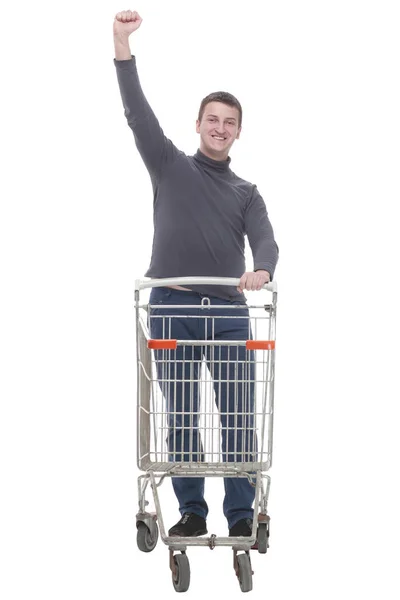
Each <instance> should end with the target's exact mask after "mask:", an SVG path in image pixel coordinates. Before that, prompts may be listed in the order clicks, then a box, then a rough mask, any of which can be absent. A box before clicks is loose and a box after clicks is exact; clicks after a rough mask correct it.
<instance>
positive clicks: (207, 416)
mask: <svg viewBox="0 0 400 600" xmlns="http://www.w3.org/2000/svg"><path fill="white" fill-rule="evenodd" d="M239 281H240V280H239V279H236V278H225V277H224V278H218V277H179V278H168V279H152V280H139V279H138V280H136V282H135V313H136V357H137V465H138V468H139V469H140V470H141V471H144V474H143V475H141V476H139V477H138V495H139V511H138V513H137V515H136V524H137V544H138V547H139V549H140V550H141V551H143V552H150V551H151V550H153V549H154V548H155V546H156V544H157V540H158V536H159V531H160V535H161V539H162V541H163V542H164V543H165V544H166V545H167V546H168V548H169V553H170V568H171V571H172V581H173V585H174V588H175V590H176V591H186V590H187V589H188V587H189V583H190V567H189V561H188V557H187V554H186V550H187V547H188V546H208V547H209V548H211V549H214V548H215V547H216V546H230V547H232V549H233V563H234V569H235V572H236V575H237V577H238V580H239V584H240V587H241V589H242V591H244V592H245V591H249V590H251V589H252V574H253V572H252V568H251V561H250V552H249V551H250V549H258V552H259V553H261V554H265V553H266V552H267V548H268V547H269V531H270V527H269V521H270V517H269V515H268V514H267V503H268V495H269V489H270V477H269V476H268V475H267V474H266V472H267V471H268V470H269V469H270V467H271V465H272V441H273V412H274V378H275V322H276V309H277V284H276V282H275V281H273V282H271V283H268V284H266V285H264V287H263V289H262V290H261V291H259V292H251V295H252V300H253V298H256V299H258V298H259V299H260V302H259V303H256V302H254V303H248V304H247V305H244V304H242V303H240V302H233V303H232V302H226V304H224V303H223V304H222V305H221V301H219V302H218V303H214V304H213V300H212V297H211V296H212V295H211V294H210V298H208V297H206V296H205V295H204V294H201V298H202V300H201V303H200V304H199V303H197V304H192V305H191V304H188V303H185V304H181V305H179V304H174V305H173V304H170V303H168V302H166V303H159V304H154V305H152V304H150V303H149V301H147V302H143V301H142V302H141V298H140V296H141V292H142V291H144V290H148V289H151V288H155V287H164V288H165V287H171V286H182V287H188V286H189V287H190V286H208V287H211V286H213V285H215V286H229V287H232V286H234V287H235V288H236V287H237V286H238V284H239ZM266 296H268V297H266ZM189 319H196V323H197V324H198V331H199V332H200V333H199V335H198V336H197V337H196V339H187V336H185V339H179V338H177V336H175V337H174V335H173V334H174V332H176V331H181V329H179V328H176V327H175V324H176V323H177V322H178V321H179V322H180V323H182V322H183V321H185V320H189ZM152 323H157V327H154V328H153V327H152ZM239 323H240V328H238V327H237V325H238V324H239ZM227 325H229V326H228V327H227ZM153 329H154V330H155V331H157V332H158V334H160V332H161V335H158V336H157V338H155V339H154V338H153V337H152V336H151V332H152V331H153ZM221 330H224V331H226V330H231V331H232V330H233V331H240V332H241V334H240V339H225V338H224V336H223V335H222V336H221V335H217V333H218V331H221ZM243 332H244V334H243ZM228 337H229V336H228ZM199 357H200V358H199ZM221 390H223V394H222V396H221V397H223V398H224V403H222V402H221V400H220V398H219V399H218V397H219V396H218V395H219V394H221ZM217 406H218V408H217ZM228 407H229V408H228ZM166 477H234V478H237V477H243V478H247V480H248V481H249V482H250V484H251V485H252V486H253V487H254V488H255V500H254V519H253V527H252V533H251V536H250V537H242V536H240V537H224V536H217V535H215V534H212V535H211V536H209V537H205V536H203V537H170V536H168V535H167V534H166V529H165V527H164V521H163V516H162V511H161V505H160V500H159V495H158V488H159V487H160V485H161V484H162V483H163V481H164V479H165V478H166ZM149 483H150V486H151V489H152V492H153V499H154V505H155V512H151V513H150V512H147V511H146V506H147V504H148V502H147V501H146V498H145V496H146V489H147V487H148V484H149Z"/></svg>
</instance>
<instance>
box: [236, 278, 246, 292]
mask: <svg viewBox="0 0 400 600" xmlns="http://www.w3.org/2000/svg"><path fill="white" fill-rule="evenodd" d="M246 282H247V273H244V274H243V275H242V276H241V278H240V281H239V285H238V287H237V291H238V292H240V293H242V292H243V290H245V289H247V288H246Z"/></svg>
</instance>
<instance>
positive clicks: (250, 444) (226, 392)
mask: <svg viewBox="0 0 400 600" xmlns="http://www.w3.org/2000/svg"><path fill="white" fill-rule="evenodd" d="M141 23H142V19H141V17H140V16H139V15H138V13H137V12H132V11H124V12H120V13H118V14H117V15H116V17H115V20H114V27H113V33H114V46H115V59H114V64H115V67H116V72H117V77H118V83H119V86H120V91H121V96H122V101H123V105H124V108H125V116H126V118H127V121H128V125H129V127H130V128H131V129H132V131H133V134H134V137H135V142H136V146H137V148H138V150H139V152H140V155H141V157H142V159H143V161H144V163H145V165H146V167H147V169H148V171H149V174H150V178H151V182H152V186H153V191H154V240H153V250H152V257H151V263H150V267H149V269H148V271H147V272H146V276H147V277H151V278H166V277H184V276H208V277H234V278H240V283H239V286H238V288H235V287H228V286H204V285H203V286H191V287H190V289H189V288H186V287H181V286H172V287H171V288H167V287H165V288H153V290H152V292H151V296H150V303H151V304H154V305H158V306H159V307H158V308H156V309H155V311H156V312H157V314H158V315H163V314H170V312H171V309H170V310H169V311H168V309H167V308H166V307H167V306H168V305H182V304H183V305H184V304H187V305H194V304H197V305H200V304H201V302H202V299H203V298H204V297H207V298H209V300H210V303H211V305H212V306H213V308H215V309H216V311H217V312H216V314H217V316H219V317H221V318H215V320H214V329H213V331H212V332H210V331H209V330H208V329H207V327H206V329H205V330H204V327H199V325H198V320H196V319H186V320H184V319H178V318H175V319H172V320H171V322H172V330H170V331H169V332H168V335H166V334H165V332H163V331H162V327H161V325H160V323H161V322H162V319H155V318H154V319H153V323H151V335H152V337H154V338H162V337H172V338H175V339H205V338H204V336H206V339H213V340H218V339H220V340H229V339H232V340H247V339H249V336H251V332H249V319H248V309H247V308H246V300H245V297H244V294H243V290H244V289H246V290H260V289H261V288H262V286H263V285H264V284H265V283H268V282H269V281H270V280H271V279H272V277H273V274H274V270H275V267H276V264H277V261H278V247H277V244H276V242H275V240H274V234H273V230H272V227H271V224H270V222H269V219H268V215H267V210H266V207H265V203H264V201H263V199H262V197H261V196H260V194H259V192H258V190H257V188H256V186H255V185H252V184H250V183H249V182H247V181H244V180H243V179H240V178H239V177H237V176H236V175H235V174H234V173H233V172H232V171H231V169H230V161H231V159H230V157H229V150H230V148H231V147H232V144H233V143H234V141H235V140H236V139H239V137H240V132H241V125H242V107H241V105H240V103H239V102H238V100H237V99H236V98H235V97H234V96H232V95H231V94H228V93H226V92H216V93H214V94H210V95H209V96H207V97H206V98H204V99H203V101H202V103H201V106H200V110H199V115H198V120H197V121H196V131H197V133H199V134H200V148H199V150H198V151H197V153H196V154H195V155H194V156H187V155H186V154H184V153H183V152H181V151H180V150H178V149H177V148H176V147H175V145H174V144H173V143H172V142H171V141H170V140H169V139H167V138H166V137H165V135H164V133H163V131H162V129H161V127H160V125H159V123H158V120H157V118H156V117H155V115H154V113H153V111H152V109H151V108H150V106H149V104H148V102H147V100H146V98H145V96H144V94H143V91H142V89H141V86H140V82H139V79H138V74H137V70H136V59H135V57H134V56H133V55H132V54H131V50H130V45H129V36H130V35H131V33H133V32H134V31H135V30H137V29H138V28H139V27H140V25H141ZM245 235H247V236H248V240H249V243H250V247H251V250H252V253H253V259H254V270H253V271H251V272H248V271H245V258H244V249H245ZM227 304H239V305H242V307H243V308H242V307H241V308H240V309H239V311H240V313H237V314H239V316H243V319H241V318H238V319H235V320H230V319H226V318H222V317H224V316H225V317H226V316H227V315H229V316H231V315H232V311H230V312H227V309H225V311H224V309H223V306H224V305H225V306H226V305H227ZM219 307H221V308H219ZM190 310H192V313H190ZM197 313H198V311H197ZM187 314H192V315H193V314H196V312H193V309H188V312H187ZM228 323H229V325H228ZM211 336H212V337H211ZM214 350H215V352H216V355H215V356H214V357H213V360H211V356H210V354H209V353H208V352H205V354H204V356H203V355H202V352H203V350H202V349H201V347H199V346H197V347H193V348H192V356H191V357H190V359H191V360H190V364H191V367H190V368H191V369H192V370H191V371H190V372H189V367H188V361H187V360H186V361H183V360H182V356H180V355H179V354H178V353H179V348H178V349H177V350H176V352H177V355H176V357H175V358H176V360H175V365H177V366H176V367H174V363H173V362H171V364H169V369H170V370H169V377H168V378H169V379H170V380H171V379H175V380H178V381H179V380H181V383H179V384H176V383H175V385H171V384H161V387H162V391H163V395H164V397H165V399H166V402H167V412H168V413H169V414H170V415H171V413H174V415H173V416H170V417H169V422H168V425H169V435H168V449H169V451H170V458H171V460H174V461H181V460H189V459H190V460H193V457H194V456H195V457H196V459H195V460H201V455H202V448H201V440H200V439H199V437H198V429H197V425H198V423H197V416H196V415H198V407H199V404H198V403H199V398H198V395H199V394H198V392H199V391H198V385H197V384H196V380H197V379H198V376H199V368H200V365H201V361H202V359H203V358H205V360H206V362H207V365H208V367H209V369H210V372H211V375H212V377H213V380H214V391H215V397H216V403H217V406H218V409H219V411H220V413H221V429H222V446H223V448H224V452H223V456H224V460H226V461H235V460H240V458H238V456H239V455H240V456H241V457H242V458H241V460H242V461H243V460H245V462H246V461H247V458H248V457H249V456H251V455H254V453H255V452H256V439H255V436H254V435H252V426H251V423H250V421H251V419H249V423H250V425H249V423H247V424H246V425H245V426H243V427H236V429H237V430H239V433H238V431H236V433H235V436H233V427H232V426H231V423H232V419H233V417H235V419H236V420H235V423H237V422H238V415H239V419H240V418H244V417H240V415H243V414H244V413H246V414H249V415H251V412H252V411H253V412H254V381H253V383H252V384H250V386H249V388H248V390H247V392H246V393H244V394H243V393H241V394H240V398H239V400H238V399H237V394H236V400H235V402H236V403H234V402H233V400H232V399H233V397H234V395H235V394H234V389H233V386H234V382H233V380H234V379H235V378H236V379H238V378H239V379H243V378H245V377H247V378H248V379H250V381H251V379H253V380H254V371H253V370H252V369H250V373H248V372H245V369H246V357H245V356H244V355H243V352H245V349H244V348H242V347H239V348H237V355H236V356H235V357H233V355H230V361H232V359H233V358H234V359H236V360H237V364H236V369H239V370H236V371H235V373H234V372H233V370H232V367H231V366H230V365H229V361H227V357H226V352H227V347H226V346H222V345H221V346H220V347H217V348H215V349H214ZM216 357H217V358H216ZM186 358H187V356H186ZM156 362H157V356H156ZM251 362H252V360H250V363H251ZM248 364H249V361H248V360H247V365H248ZM179 365H180V367H179ZM175 368H176V370H174V369H175ZM179 368H180V372H179ZM161 369H162V365H161V361H158V370H159V376H160V374H161ZM193 369H194V371H193ZM188 380H190V382H189V381H188ZM193 381H194V383H193ZM221 381H222V382H224V383H222V384H221ZM215 382H219V385H216V384H215ZM187 386H191V387H190V390H189V388H188V387H187ZM185 391H186V393H185ZM189 397H190V406H189V404H188V398H189ZM238 402H239V404H238ZM187 412H190V415H191V419H190V418H189V416H188V415H186V414H185V413H187ZM177 413H181V416H178V415H177ZM189 422H190V427H191V428H192V431H191V433H190V435H189V434H188V429H189V426H188V423H189ZM177 438H178V443H177ZM178 447H180V448H181V454H177V452H176V448H178ZM188 457H190V458H188ZM246 457H247V458H246ZM224 484H225V499H224V514H225V516H226V518H227V521H228V527H229V535H230V536H240V535H243V536H250V535H251V527H252V519H253V510H252V504H253V502H254V487H253V486H252V485H251V484H250V483H249V480H248V479H247V478H246V477H244V478H240V477H237V478H230V477H227V478H225V479H224ZM173 486H174V490H175V494H176V496H177V498H178V500H179V509H180V512H181V515H182V518H181V519H180V521H178V523H176V525H174V526H173V527H172V528H171V529H170V530H169V535H172V536H196V535H203V534H205V533H207V528H206V516H207V513H208V507H207V504H206V502H205V500H204V478H197V477H196V478H187V477H186V478H184V477H181V478H179V477H173Z"/></svg>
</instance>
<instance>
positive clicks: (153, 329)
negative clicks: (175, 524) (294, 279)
mask: <svg viewBox="0 0 400 600" xmlns="http://www.w3.org/2000/svg"><path fill="white" fill-rule="evenodd" d="M205 297H206V296H205V295H204V294H199V293H197V292H188V291H183V290H182V291H181V290H174V289H172V288H153V289H152V291H151V295H150V304H155V305H158V306H157V308H154V309H152V311H151V314H150V317H149V319H150V335H151V337H152V338H154V339H167V338H172V339H178V340H204V339H208V340H210V339H212V340H214V341H215V342H217V341H218V340H230V339H231V340H247V339H251V331H249V318H248V315H249V313H248V309H247V307H246V304H245V303H241V302H233V303H232V302H228V301H226V300H222V299H221V298H216V297H212V296H207V297H208V298H209V300H210V304H211V305H212V306H213V307H214V308H213V309H209V311H207V309H203V308H202V309H200V308H190V309H184V310H183V309H171V308H168V305H200V304H201V302H202V299H203V298H205ZM227 304H236V305H240V306H243V308H240V309H237V310H236V309H235V310H234V311H233V310H232V309H225V310H224V308H223V305H227ZM218 306H220V307H221V308H218ZM207 312H208V313H209V316H212V317H214V318H213V319H207V321H206V322H207V325H205V319H204V318H201V316H202V317H204V315H205V314H206V313H207ZM174 314H177V315H178V314H180V315H183V314H185V315H190V316H192V317H196V316H197V317H199V318H179V317H174V316H173V315H174ZM166 315H172V316H173V318H171V319H163V318H152V316H153V317H162V316H166ZM233 315H236V316H240V317H241V316H243V319H241V318H235V319H226V318H225V319H224V318H218V317H223V316H233ZM203 359H204V360H205V362H206V364H207V366H208V369H209V371H210V374H211V377H212V380H213V387H214V392H215V401H216V405H217V408H218V410H219V412H220V422H221V438H222V460H223V462H242V461H245V462H252V461H253V460H255V455H256V452H257V439H256V433H255V430H254V352H253V351H249V350H246V348H245V347H244V346H218V344H214V345H213V346H212V348H211V347H210V346H203V347H202V346H185V347H183V346H178V348H177V349H176V350H175V351H173V359H172V357H171V360H170V361H169V362H168V364H167V365H165V362H164V363H162V351H159V350H156V351H155V360H156V364H157V371H158V377H159V380H160V387H161V390H162V393H163V396H164V398H165V401H166V405H167V413H168V436H167V446H168V451H169V459H170V460H171V461H173V462H175V461H176V462H181V461H189V460H190V461H194V462H202V461H204V455H203V447H202V442H201V438H200V433H199V429H198V421H199V415H200V406H199V405H200V394H199V384H198V380H199V376H200V368H201V363H202V360H203ZM166 374H167V377H166ZM166 378H167V379H168V381H163V379H166ZM237 381H239V382H241V383H236V382H237ZM179 413H180V414H179ZM172 484H173V487H174V491H175V494H176V496H177V498H178V501H179V510H180V512H181V514H183V513H185V512H193V513H196V514H198V515H200V516H202V517H204V518H206V517H207V514H208V506H207V503H206V501H205V499H204V478H203V477H173V478H172ZM224 486H225V498H224V503H223V510H224V515H225V517H226V519H227V521H228V527H229V528H231V527H232V526H233V525H234V524H235V523H236V522H237V521H239V520H240V519H243V518H253V509H252V505H253V502H254V496H255V488H254V486H253V485H251V483H250V482H249V480H248V479H247V477H235V478H231V477H224Z"/></svg>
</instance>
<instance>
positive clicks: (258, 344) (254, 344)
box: [246, 340, 275, 350]
mask: <svg viewBox="0 0 400 600" xmlns="http://www.w3.org/2000/svg"><path fill="white" fill-rule="evenodd" d="M246 348H247V350H275V342H274V341H273V340H265V341H262V340H247V342H246Z"/></svg>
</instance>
